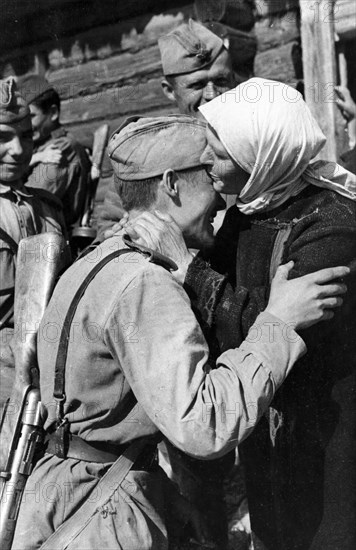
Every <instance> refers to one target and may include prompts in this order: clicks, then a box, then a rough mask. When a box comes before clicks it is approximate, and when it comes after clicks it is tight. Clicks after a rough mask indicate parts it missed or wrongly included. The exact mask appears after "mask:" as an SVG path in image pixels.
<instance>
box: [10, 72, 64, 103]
mask: <svg viewBox="0 0 356 550" xmlns="http://www.w3.org/2000/svg"><path fill="white" fill-rule="evenodd" d="M18 86H19V90H20V93H21V95H22V97H23V98H24V100H25V101H26V103H27V105H30V103H32V102H33V101H35V99H38V98H39V97H41V95H43V94H44V93H45V92H47V91H48V90H54V89H55V88H54V87H53V86H52V84H50V83H49V82H48V80H46V79H45V78H43V76H40V75H38V74H28V75H25V76H22V77H21V78H19V80H18Z"/></svg>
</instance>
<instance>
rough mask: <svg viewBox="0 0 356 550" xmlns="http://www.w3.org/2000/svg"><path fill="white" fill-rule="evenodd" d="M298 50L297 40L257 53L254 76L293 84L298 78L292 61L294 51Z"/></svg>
mask: <svg viewBox="0 0 356 550" xmlns="http://www.w3.org/2000/svg"><path fill="white" fill-rule="evenodd" d="M298 50H299V46H298V44H297V42H290V43H289V44H284V45H282V46H279V47H278V48H272V49H270V50H267V51H264V52H260V53H258V54H257V55H256V58H255V76H260V77H262V78H270V79H271V80H278V81H279V82H286V83H287V84H291V85H295V84H296V83H297V81H298V79H299V78H300V75H297V74H296V71H295V66H294V62H293V57H294V55H295V54H294V52H295V51H298Z"/></svg>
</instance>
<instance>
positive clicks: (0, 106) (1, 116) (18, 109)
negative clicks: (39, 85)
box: [0, 77, 30, 124]
mask: <svg viewBox="0 0 356 550" xmlns="http://www.w3.org/2000/svg"><path fill="white" fill-rule="evenodd" d="M26 117H30V110H29V108H28V107H27V105H26V102H25V100H24V99H23V97H21V95H20V93H19V91H18V89H17V86H16V82H15V79H14V78H13V77H10V78H7V79H6V80H0V124H14V123H15V122H20V120H23V119H24V118H26Z"/></svg>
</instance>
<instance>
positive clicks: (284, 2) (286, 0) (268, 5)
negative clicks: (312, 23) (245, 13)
mask: <svg viewBox="0 0 356 550" xmlns="http://www.w3.org/2000/svg"><path fill="white" fill-rule="evenodd" d="M296 8H298V0H255V13H256V17H257V18H260V17H268V16H269V15H275V14H277V13H285V12H288V11H290V10H293V9H296Z"/></svg>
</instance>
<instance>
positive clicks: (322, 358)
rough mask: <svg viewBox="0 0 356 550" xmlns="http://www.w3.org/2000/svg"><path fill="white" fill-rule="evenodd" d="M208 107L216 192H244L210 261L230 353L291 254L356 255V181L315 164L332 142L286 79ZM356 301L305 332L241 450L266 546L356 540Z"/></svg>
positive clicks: (220, 327) (252, 84)
mask: <svg viewBox="0 0 356 550" xmlns="http://www.w3.org/2000/svg"><path fill="white" fill-rule="evenodd" d="M201 112H202V113H203V115H204V116H205V118H206V120H207V122H208V124H209V125H208V130H207V137H208V146H207V148H206V150H205V153H204V155H203V157H202V159H201V160H202V163H204V164H206V165H207V167H208V170H209V172H210V174H211V176H212V178H213V179H214V182H215V184H214V186H215V188H216V189H217V190H218V191H221V192H224V193H236V194H237V195H238V197H237V201H236V206H237V208H236V207H232V208H231V209H230V210H229V211H228V213H227V215H226V218H225V221H224V224H223V227H222V229H221V231H220V233H219V235H218V238H217V241H216V246H215V253H214V255H213V257H212V258H211V261H212V265H213V266H214V267H215V269H217V270H218V271H219V272H220V273H224V272H227V273H228V277H229V282H230V283H231V285H232V288H226V289H225V293H224V296H223V297H222V299H221V300H220V304H219V306H218V308H217V310H216V331H217V336H218V340H219V343H220V346H222V349H224V348H225V346H229V345H231V344H233V343H235V344H238V342H239V339H240V338H241V337H243V335H244V334H246V331H247V330H248V328H249V327H250V326H251V322H252V321H253V319H254V318H255V317H256V315H257V314H258V313H259V312H260V311H261V309H263V307H265V306H264V304H265V300H266V298H267V295H268V291H269V284H270V280H271V276H272V275H273V273H274V272H275V269H276V267H277V265H278V264H279V263H280V262H285V261H289V260H294V262H295V265H294V269H293V272H292V276H293V277H296V276H301V275H304V274H306V273H310V272H314V271H316V270H317V269H320V268H323V267H330V266H334V265H338V264H343V263H344V264H345V265H347V264H349V263H351V262H352V261H353V260H355V258H356V202H355V201H356V193H355V191H356V178H355V176H354V175H353V174H351V173H349V172H347V171H346V170H345V169H343V168H342V167H340V166H339V165H337V164H336V163H333V162H325V161H317V162H314V163H312V164H311V161H312V159H313V158H314V157H315V156H316V155H317V154H318V153H319V151H320V150H321V148H322V147H323V145H324V143H325V138H324V136H323V134H322V132H321V130H320V128H319V126H318V125H317V123H316V122H315V120H314V119H313V117H312V115H311V113H310V111H309V109H308V107H307V106H306V104H305V103H304V101H303V99H302V97H301V96H300V94H299V93H298V92H297V91H295V90H293V89H292V88H290V87H288V86H286V85H284V84H282V83H276V82H271V81H266V80H263V79H258V78H254V79H251V80H250V81H248V82H246V83H244V84H242V85H241V86H238V87H237V88H236V89H235V90H232V91H231V92H228V93H226V94H225V96H222V97H221V98H217V100H215V101H212V102H210V103H208V104H206V105H204V106H202V107H201ZM198 261H199V260H198V259H197V261H196V262H195V263H196V265H195V266H194V262H193V264H192V265H191V267H190V269H189V270H188V274H187V277H186V284H187V285H190V286H191V288H192V290H194V291H195V292H197V293H198V294H199V295H200V296H201V297H204V296H205V299H206V296H207V294H208V292H209V290H208V286H207V285H209V287H210V288H212V286H213V281H215V284H216V280H217V276H215V275H214V274H213V273H212V271H211V270H209V268H208V267H207V266H204V265H202V264H200V266H199V271H197V272H196V274H195V275H194V271H195V269H196V268H197V267H198ZM198 273H199V275H198ZM208 274H209V275H208ZM203 281H205V282H204V284H203V285H202V282H203ZM202 286H205V288H204V289H203V288H202ZM245 289H246V290H247V291H248V292H246V291H245ZM229 293H230V295H229ZM355 298H356V294H355V282H354V281H353V283H352V282H351V281H349V294H348V299H347V300H346V305H345V307H344V308H343V310H342V311H341V312H339V313H338V314H337V315H336V317H335V319H334V320H332V321H330V322H328V323H325V324H322V325H318V326H317V327H316V328H315V329H313V328H312V329H310V330H307V331H305V333H304V334H303V338H304V339H305V341H306V343H307V347H308V354H307V355H306V357H305V358H304V359H303V360H302V361H301V362H300V365H299V366H296V368H295V370H294V371H293V373H292V375H291V377H290V378H289V379H288V380H287V381H286V384H285V385H284V386H283V387H282V388H281V390H280V391H279V392H278V393H277V395H276V398H275V400H274V402H273V403H272V406H271V408H270V411H269V417H266V418H264V419H262V421H261V422H260V424H259V426H258V427H257V429H256V431H255V432H254V433H253V434H252V436H251V437H250V438H249V439H248V440H246V442H244V444H243V445H242V447H241V453H242V456H243V459H244V463H245V468H246V477H247V492H248V499H249V506H250V514H251V523H252V529H253V530H254V532H255V533H256V534H257V536H258V537H259V538H260V539H261V540H262V541H263V542H264V544H265V545H266V547H267V548H268V549H270V550H292V549H293V550H297V549H298V550H306V549H313V550H316V549H318V550H336V549H340V550H341V549H343V550H352V549H353V548H356V501H355V495H356V441H355V433H356V338H355V333H356V330H355V329H356V308H355ZM234 326H235V327H236V326H239V328H240V334H239V335H237V332H236V329H235V328H234ZM231 339H233V340H231Z"/></svg>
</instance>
